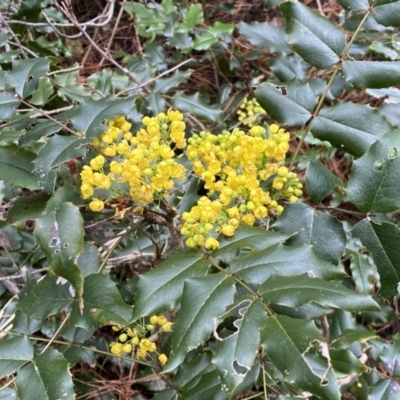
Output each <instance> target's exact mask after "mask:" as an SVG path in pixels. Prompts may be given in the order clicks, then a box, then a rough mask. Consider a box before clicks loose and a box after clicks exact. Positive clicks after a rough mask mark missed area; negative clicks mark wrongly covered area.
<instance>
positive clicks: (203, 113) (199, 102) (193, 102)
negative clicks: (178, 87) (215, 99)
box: [172, 92, 222, 121]
mask: <svg viewBox="0 0 400 400" xmlns="http://www.w3.org/2000/svg"><path fill="white" fill-rule="evenodd" d="M172 103H173V105H174V107H175V108H176V109H178V110H180V111H182V112H188V113H193V114H194V115H197V116H198V117H201V118H204V119H207V120H211V121H221V120H222V110H221V109H218V108H217V107H215V106H213V105H211V106H209V105H208V104H207V103H206V102H205V101H204V99H202V98H201V97H200V94H199V92H197V93H195V94H193V95H186V94H184V93H183V92H176V94H175V95H174V97H173V98H172Z"/></svg>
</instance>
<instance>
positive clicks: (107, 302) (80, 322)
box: [70, 274, 132, 329]
mask: <svg viewBox="0 0 400 400" xmlns="http://www.w3.org/2000/svg"><path fill="white" fill-rule="evenodd" d="M83 305H84V308H83V313H82V314H81V310H80V309H79V304H78V303H77V302H75V303H74V305H73V309H72V313H71V321H70V323H71V324H72V325H75V326H79V327H81V328H83V329H89V328H99V327H100V326H103V325H107V324H108V323H115V324H121V325H127V324H128V322H129V321H130V320H131V316H132V307H131V306H129V305H128V304H126V303H124V301H123V300H122V297H121V293H120V292H119V291H118V289H117V286H116V284H115V283H114V282H113V281H112V280H111V279H110V278H109V277H108V276H106V275H101V274H92V275H89V276H88V277H86V279H85V285H84V292H83Z"/></svg>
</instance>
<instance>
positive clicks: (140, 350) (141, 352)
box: [136, 349, 147, 359]
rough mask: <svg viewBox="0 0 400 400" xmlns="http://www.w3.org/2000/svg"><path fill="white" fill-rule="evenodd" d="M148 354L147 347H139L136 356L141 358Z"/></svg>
mask: <svg viewBox="0 0 400 400" xmlns="http://www.w3.org/2000/svg"><path fill="white" fill-rule="evenodd" d="M146 356H147V350H145V349H138V351H137V353H136V357H137V358H139V359H141V358H146Z"/></svg>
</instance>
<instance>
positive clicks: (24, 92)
mask: <svg viewBox="0 0 400 400" xmlns="http://www.w3.org/2000/svg"><path fill="white" fill-rule="evenodd" d="M49 64H50V61H49V60H48V59H47V58H46V57H39V58H30V59H27V60H21V59H18V60H13V62H12V71H11V72H9V73H8V81H9V82H10V84H11V85H12V86H14V87H15V91H16V92H17V93H18V94H19V95H20V96H21V97H22V98H26V97H28V96H30V95H31V94H33V93H34V92H35V91H36V89H37V85H38V82H39V79H40V78H41V77H43V76H44V75H45V74H46V73H47V72H48V71H49Z"/></svg>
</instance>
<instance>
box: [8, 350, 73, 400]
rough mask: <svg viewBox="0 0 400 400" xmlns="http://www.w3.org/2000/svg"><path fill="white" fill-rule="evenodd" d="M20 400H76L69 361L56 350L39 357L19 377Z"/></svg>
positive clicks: (17, 381)
mask: <svg viewBox="0 0 400 400" xmlns="http://www.w3.org/2000/svg"><path fill="white" fill-rule="evenodd" d="M16 384H17V392H18V399H20V400H30V399H43V400H53V399H63V400H64V399H65V400H73V399H75V394H74V388H73V386H74V385H73V382H72V377H71V374H70V372H69V365H68V361H67V360H66V359H65V358H64V356H63V355H62V354H61V353H60V352H58V351H57V350H54V349H49V350H46V351H45V352H44V353H42V354H40V355H39V356H37V357H36V358H35V360H34V363H31V364H28V365H27V366H26V367H24V368H22V369H20V370H19V371H18V375H17V380H16Z"/></svg>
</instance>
